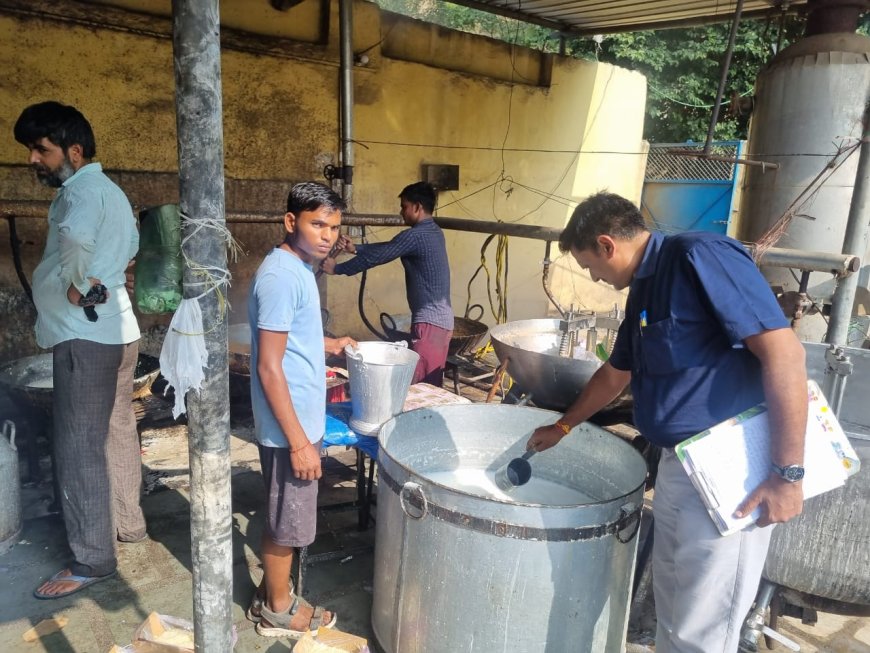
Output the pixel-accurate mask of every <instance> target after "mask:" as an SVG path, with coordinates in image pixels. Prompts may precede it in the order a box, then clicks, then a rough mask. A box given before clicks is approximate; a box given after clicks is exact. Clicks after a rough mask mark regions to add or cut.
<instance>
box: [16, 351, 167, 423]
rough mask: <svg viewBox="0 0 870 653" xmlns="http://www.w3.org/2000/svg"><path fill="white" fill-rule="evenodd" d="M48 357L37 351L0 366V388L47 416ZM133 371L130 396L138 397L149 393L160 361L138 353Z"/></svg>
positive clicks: (51, 386)
mask: <svg viewBox="0 0 870 653" xmlns="http://www.w3.org/2000/svg"><path fill="white" fill-rule="evenodd" d="M52 360H53V359H52V355H51V354H38V355H36V356H26V357H25V358H19V359H17V360H14V361H10V362H8V363H4V364H3V365H0V387H2V388H4V389H6V391H7V392H9V394H10V395H11V396H13V397H16V398H17V399H18V400H20V401H21V402H22V403H24V404H25V405H27V406H31V407H33V408H35V409H37V410H39V412H40V413H42V414H44V415H50V414H51V412H52V393H53V391H54V379H53V376H52V374H53V368H54V364H53V362H52ZM134 374H135V378H134V379H133V399H141V398H143V397H146V396H148V395H149V394H150V393H151V384H152V383H154V381H155V380H156V379H157V376H158V375H159V374H160V361H158V360H157V359H156V358H154V357H153V356H148V355H147V354H139V360H138V361H137V363H136V370H135V372H134Z"/></svg>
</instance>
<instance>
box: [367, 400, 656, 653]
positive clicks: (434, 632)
mask: <svg viewBox="0 0 870 653" xmlns="http://www.w3.org/2000/svg"><path fill="white" fill-rule="evenodd" d="M554 417H555V416H554V414H553V413H551V412H549V411H545V410H540V409H537V408H529V407H521V406H509V405H503V404H502V405H500V404H472V405H460V406H441V407H437V408H431V409H420V410H415V411H411V412H408V413H402V414H400V415H398V416H396V417H395V418H393V419H392V420H390V421H389V422H387V423H386V424H385V425H384V427H383V428H382V429H381V432H380V435H379V438H378V440H379V442H380V446H381V449H380V454H379V463H380V468H379V470H380V471H379V481H378V521H377V533H376V538H377V539H376V548H375V581H374V603H373V608H372V626H373V628H374V632H375V636H376V637H377V640H378V642H379V643H380V645H381V647H382V648H383V649H384V650H385V651H386V653H444V652H445V651H483V652H486V653H489V652H490V651H511V652H512V653H568V652H571V653H582V652H589V653H593V652H594V653H602V652H605V651H622V650H624V645H625V632H626V624H627V615H628V605H629V595H630V587H631V579H632V574H633V568H634V558H635V552H636V548H637V538H636V537H635V536H636V534H637V530H638V526H639V519H640V510H641V507H642V501H643V484H644V478H645V476H646V465H645V464H644V461H643V459H642V458H641V457H640V455H639V454H638V453H637V452H636V451H635V450H634V449H633V448H632V447H631V446H630V445H629V444H628V443H627V442H625V441H623V440H621V439H620V438H618V437H616V436H614V435H611V434H610V433H608V432H606V431H604V430H602V429H600V428H598V427H595V426H593V425H591V424H583V425H581V426H580V427H578V428H576V429H574V431H573V432H572V434H571V435H570V436H569V437H568V438H566V439H565V440H563V441H562V443H561V444H560V445H559V446H558V447H556V448H553V449H550V450H548V451H544V452H541V453H539V454H537V455H536V456H535V457H534V458H533V459H532V463H533V464H532V467H533V479H535V478H537V479H544V480H546V481H550V482H552V483H554V484H555V485H556V486H557V487H560V488H569V489H570V490H577V491H579V492H581V493H583V494H585V495H587V497H589V498H588V499H586V500H585V501H584V502H582V503H577V504H571V505H552V504H548V503H547V502H544V503H515V502H511V501H507V500H499V499H495V498H491V497H488V496H487V495H485V494H484V493H479V492H476V491H472V490H467V489H466V490H463V489H459V488H458V487H456V486H454V485H452V484H449V483H445V482H444V481H443V479H442V480H437V481H436V480H433V479H434V478H440V476H439V473H440V472H444V471H449V470H458V469H472V470H487V472H488V473H493V472H495V470H497V469H499V468H501V467H502V466H503V465H505V464H506V463H507V462H508V461H509V460H511V459H512V458H514V457H515V456H517V455H520V454H521V453H522V451H523V450H524V448H525V443H526V441H527V439H528V437H529V435H530V434H531V432H532V431H533V430H534V429H535V428H536V427H538V426H540V425H542V424H547V423H552V421H553V420H554Z"/></svg>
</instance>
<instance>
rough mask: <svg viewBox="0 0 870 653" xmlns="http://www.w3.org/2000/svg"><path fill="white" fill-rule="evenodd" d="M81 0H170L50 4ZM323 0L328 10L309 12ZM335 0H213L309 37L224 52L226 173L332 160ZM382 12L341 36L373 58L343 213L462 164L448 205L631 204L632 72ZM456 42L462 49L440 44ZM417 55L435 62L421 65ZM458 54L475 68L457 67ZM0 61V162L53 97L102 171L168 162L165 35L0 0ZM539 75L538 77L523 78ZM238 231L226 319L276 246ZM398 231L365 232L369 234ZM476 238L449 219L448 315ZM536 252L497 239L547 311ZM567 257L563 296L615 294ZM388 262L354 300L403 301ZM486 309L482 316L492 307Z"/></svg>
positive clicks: (515, 290) (348, 283)
mask: <svg viewBox="0 0 870 653" xmlns="http://www.w3.org/2000/svg"><path fill="white" fill-rule="evenodd" d="M251 4H254V5H255V10H252V9H251ZM93 5H105V6H106V7H107V8H108V9H111V10H114V11H116V13H117V12H118V11H120V12H121V13H123V12H124V11H126V10H130V9H133V10H136V11H137V12H140V13H150V14H153V17H152V18H153V20H155V21H163V23H164V25H163V27H164V28H165V23H166V22H167V21H166V16H168V7H169V2H168V0H163V1H161V2H150V1H146V0H92V2H90V3H76V2H74V1H73V0H64V1H61V2H57V3H54V4H53V6H58V7H60V9H59V10H58V13H60V14H62V13H63V7H65V6H67V7H78V8H79V9H81V8H82V7H83V6H93ZM324 7H326V10H327V11H328V14H329V15H328V16H323V15H321V11H323V10H324V9H323V8H324ZM337 7H338V3H337V1H335V0H334V1H333V2H332V3H330V4H328V5H327V4H324V3H321V2H320V1H319V0H307V1H306V2H304V3H303V4H302V5H300V6H298V7H295V8H293V9H291V10H289V11H287V12H278V11H275V10H273V9H271V8H270V7H269V5H268V3H267V2H266V1H265V0H262V2H257V3H250V2H248V0H224V1H223V2H222V3H221V11H222V17H223V21H224V24H225V25H226V26H227V27H232V28H233V30H234V31H238V32H245V31H247V32H254V33H255V34H253V35H251V37H250V38H251V41H252V42H254V43H256V41H257V34H262V35H266V36H267V37H269V38H272V39H276V38H277V39H278V40H279V41H280V39H288V40H287V41H286V42H287V43H291V44H292V42H295V41H299V42H301V43H303V44H305V46H304V47H305V48H307V49H304V50H297V51H293V50H292V48H290V50H289V51H291V53H290V54H289V55H288V54H286V53H285V54H283V55H280V56H273V55H272V54H268V53H263V52H258V51H257V48H256V47H252V48H247V47H244V46H242V47H229V48H227V47H225V48H224V50H223V53H222V77H223V91H224V120H225V126H224V138H225V149H226V151H225V160H226V174H227V177H228V178H232V179H235V180H251V181H257V180H260V181H262V180H286V182H287V186H288V188H289V185H290V183H292V182H294V181H299V180H302V179H305V178H313V179H321V178H322V177H321V170H322V168H323V166H324V165H325V164H326V163H329V162H334V161H335V160H336V159H337V156H338V149H339V139H338V67H337V63H338V49H337V43H338V26H337V24H338V21H337ZM383 20H384V21H385V22H388V23H389V25H390V27H391V29H390V31H389V40H388V41H387V42H382V39H383V36H384V34H383V32H384V30H383V26H382V15H381V13H380V11H379V9H378V8H377V6H375V5H373V4H371V3H367V2H357V3H355V30H354V49H355V51H357V52H359V51H362V50H366V54H367V55H368V56H369V57H370V62H369V64H368V65H367V66H365V67H358V68H356V69H355V75H354V82H355V94H356V115H355V121H354V129H355V138H356V139H357V140H358V141H359V142H360V143H361V144H360V145H359V146H357V148H356V150H355V152H356V172H355V178H354V181H355V186H354V195H353V204H352V207H351V208H352V209H353V210H354V211H357V212H365V213H396V212H397V210H398V200H397V198H396V196H397V194H398V192H399V190H400V189H401V188H402V187H403V186H404V185H406V184H408V183H410V182H413V181H416V180H417V179H418V178H419V176H420V166H421V164H424V163H451V164H456V165H459V166H460V189H459V190H458V191H451V192H445V193H442V194H441V196H440V200H439V203H440V205H441V207H442V208H441V210H440V214H441V215H446V216H454V217H471V218H475V219H483V220H503V221H513V222H521V223H525V224H538V225H547V226H552V227H561V226H562V225H564V223H565V222H566V221H567V219H568V217H569V216H570V213H571V209H572V208H573V204H574V203H576V201H578V200H579V199H582V198H583V197H585V196H586V195H589V194H591V193H593V192H595V191H597V190H600V189H603V188H609V189H610V190H614V191H616V192H621V193H623V194H625V195H626V196H628V197H630V198H632V199H634V200H637V199H639V197H640V191H641V183H642V176H643V166H644V160H645V159H644V155H643V152H644V151H645V150H644V146H643V143H642V140H641V133H642V127H643V109H644V104H645V93H646V82H645V79H644V78H643V76H641V75H639V74H637V73H632V72H629V71H626V70H623V69H620V68H616V67H613V66H609V65H603V64H596V63H592V62H583V61H578V60H572V59H561V58H558V57H542V56H540V55H538V54H537V53H529V52H526V51H518V52H513V53H512V51H511V47H510V46H509V45H508V44H504V43H500V42H496V41H492V40H491V39H484V38H480V37H474V36H471V35H465V34H458V33H452V32H451V33H450V34H449V38H446V37H445V32H444V30H443V29H441V28H439V29H432V28H430V27H428V26H424V25H421V24H420V23H419V22H417V21H411V20H408V19H404V18H400V17H396V16H393V15H384V18H383ZM324 25H326V33H325V34H324V33H323V30H324ZM158 27H159V25H158ZM289 39H292V40H293V41H290V40H289ZM312 44H314V45H312ZM382 48H384V50H383V51H382ZM457 48H461V49H460V50H457ZM457 51H461V52H462V53H463V55H462V57H457V56H453V55H455V53H456V52H457ZM293 52H297V54H293ZM451 53H453V55H451ZM388 54H389V56H388ZM511 57H514V61H515V62H519V63H520V64H521V66H520V70H521V71H522V72H523V77H522V79H520V80H518V81H515V82H514V83H510V81H505V80H504V79H502V78H503V77H504V76H505V70H506V62H508V63H509V62H510V61H511ZM551 59H552V61H550V60H551ZM429 60H431V61H433V62H439V63H440V65H442V66H446V67H437V66H435V65H427V64H426V63H421V61H423V62H426V61H429ZM463 60H465V61H467V62H468V66H467V68H468V69H470V70H472V71H473V72H467V71H463V70H461V69H457V68H461V66H462V62H463ZM472 63H473V65H472ZM550 66H551V67H550ZM0 68H2V70H3V71H4V74H3V75H2V76H0V167H2V166H11V165H14V164H21V163H23V162H24V155H25V152H24V150H23V148H22V147H21V146H20V145H18V144H17V143H15V142H14V140H13V138H12V136H11V129H12V125H13V124H14V121H15V119H16V118H17V116H18V113H19V112H20V110H21V109H22V108H23V107H24V106H26V105H27V104H30V103H32V102H37V101H41V100H44V99H49V98H54V99H59V100H62V101H64V102H66V103H70V104H74V105H76V106H77V107H78V108H80V109H81V110H82V111H83V113H84V114H85V115H86V116H87V117H88V118H89V119H90V121H91V122H92V124H93V126H94V129H95V132H96V135H97V147H98V157H97V158H98V160H100V161H101V162H102V163H103V165H104V167H106V168H111V169H119V170H130V171H141V172H172V171H175V170H176V168H177V155H176V149H175V115H174V108H175V107H174V82H173V63H172V44H171V40H170V39H169V38H166V37H156V36H147V35H142V34H137V33H134V32H130V31H122V30H118V29H99V28H94V27H93V26H86V25H78V24H75V23H72V22H66V21H63V20H45V19H42V18H40V17H39V16H38V15H32V16H27V15H22V14H20V13H17V14H12V13H4V12H3V10H2V8H0ZM535 73H538V75H539V76H538V78H537V80H532V79H531V78H532V77H533V76H534V74H535ZM376 141H377V142H376ZM16 193H17V191H16V192H14V193H11V194H10V192H8V191H7V192H6V193H5V195H6V196H5V197H2V198H0V199H18V198H21V197H34V196H40V197H48V194H46V193H44V192H43V191H39V190H34V188H29V187H28V188H26V189H22V190H21V194H16ZM40 193H41V194H40ZM230 200H231V198H229V197H228V204H229V203H230ZM270 204H274V202H270ZM260 208H262V209H264V210H267V211H270V212H274V213H275V214H276V215H278V214H280V213H281V212H282V210H283V208H282V206H280V205H269V206H261V207H260ZM235 231H236V232H237V235H238V234H241V235H242V236H243V239H244V242H243V244H244V245H245V248H246V250H247V251H248V252H249V253H250V256H249V257H248V258H247V259H245V260H242V261H240V262H239V263H238V264H237V265H235V266H234V268H233V271H234V273H235V276H236V279H237V283H236V284H235V285H234V286H233V297H234V298H235V307H236V310H237V312H238V313H240V314H241V315H240V316H239V317H237V318H235V319H236V320H240V319H244V318H243V317H241V316H243V315H244V313H243V312H242V311H243V308H244V307H243V301H241V302H240V301H239V298H243V297H244V294H245V282H246V280H247V279H248V278H250V275H251V274H252V272H253V270H254V269H255V268H256V265H257V264H258V263H259V259H260V257H261V255H262V253H263V251H265V249H267V248H268V246H270V245H271V244H273V243H274V242H275V240H276V236H277V228H276V227H274V226H273V227H244V228H237V229H236V230H235ZM394 233H395V230H391V229H370V230H369V235H370V237H371V239H372V240H384V239H388V238H390V237H391V236H392V235H393V234H394ZM484 238H485V236H483V235H480V234H467V233H461V232H447V241H448V247H449V255H450V259H451V269H452V284H453V297H452V299H453V305H454V310H455V312H456V313H457V314H462V311H463V310H464V307H465V303H466V291H465V285H466V283H467V281H468V279H469V278H470V276H471V274H472V273H473V271H474V270H475V268H476V267H477V266H478V264H479V258H480V253H479V249H480V246H481V244H482V242H483V240H484ZM543 253H544V244H543V243H542V242H540V241H529V240H522V239H517V238H512V239H510V244H509V279H508V290H509V298H510V300H509V318H510V319H520V318H526V317H533V316H541V315H543V314H545V313H546V312H547V310H548V307H547V301H546V298H545V296H544V294H543V292H542V290H541V287H540V285H541V284H540V263H541V260H542V259H543ZM557 255H558V252H557V251H556V250H555V248H554V256H557ZM494 256H495V246H494V243H493V246H492V247H491V248H490V250H489V252H488V263H489V266H490V270H491V272H492V273H495V260H494ZM568 263H569V262H568V261H567V260H566V259H561V260H560V261H559V262H558V263H557V265H556V269H555V270H554V275H553V276H554V286H555V288H556V291H557V293H558V294H559V296H560V299H561V300H562V301H564V302H565V303H566V304H567V303H571V302H574V303H575V304H579V305H582V306H584V307H587V308H606V307H608V306H609V305H610V304H611V303H612V300H613V298H612V297H610V295H609V294H608V293H607V291H606V290H605V291H602V289H601V288H600V287H599V286H596V285H594V284H591V282H589V281H588V277H584V275H582V274H578V273H577V271H576V267H575V268H574V269H572V268H571V267H570V265H569V264H568ZM6 264H7V263H3V264H2V265H4V266H5V265H6ZM401 275H402V271H401V267H400V265H399V264H398V263H393V264H390V265H388V266H384V267H383V268H380V269H377V270H374V271H373V272H372V273H371V274H370V275H369V285H368V289H367V297H368V301H367V304H366V306H367V311H368V313H369V315H370V316H371V317H372V319H376V318H377V315H378V313H379V312H380V311H382V310H383V311H387V312H391V313H401V312H406V311H407V307H406V304H405V299H404V287H403V283H402V281H401ZM584 278H585V279H586V281H585V282H584ZM482 279H483V277H479V278H478V280H477V281H476V282H475V285H474V287H473V292H472V299H471V301H472V303H481V304H484V305H487V306H488V301H487V298H486V293H485V290H484V286H483V285H482V283H481V280H482ZM327 285H328V308H329V310H330V311H331V313H332V315H333V324H332V326H331V328H332V330H333V331H335V332H338V333H346V332H347V333H352V334H354V335H357V336H363V335H365V331H364V329H363V328H362V327H361V323H360V321H359V319H358V316H357V314H356V292H357V290H358V287H359V286H358V278H346V277H338V278H334V279H329V280H328V282H327ZM602 292H603V295H602ZM486 321H489V322H492V319H491V316H488V317H487V319H486Z"/></svg>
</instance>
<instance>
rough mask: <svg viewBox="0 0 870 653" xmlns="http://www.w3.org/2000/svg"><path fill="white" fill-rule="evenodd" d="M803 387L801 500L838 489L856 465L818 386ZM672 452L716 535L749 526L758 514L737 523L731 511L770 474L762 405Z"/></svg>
mask: <svg viewBox="0 0 870 653" xmlns="http://www.w3.org/2000/svg"><path fill="white" fill-rule="evenodd" d="M807 386H808V397H809V402H808V417H807V433H806V440H805V445H804V468H805V470H806V473H805V476H804V480H803V492H804V499H809V498H811V497H814V496H817V495H819V494H822V493H823V492H828V491H829V490H833V489H835V488H838V487H840V486H842V485H843V484H844V483H845V482H846V479H847V478H848V477H849V476H851V475H853V474H855V473H857V472H858V470H859V469H860V467H861V463H860V461H859V459H858V456H857V455H856V454H855V450H854V449H853V448H852V445H851V444H850V443H849V440H848V439H847V438H846V434H845V433H844V432H843V429H842V428H841V427H840V424H839V422H837V418H836V416H835V415H834V412H833V411H832V410H831V407H830V406H829V405H828V402H827V400H826V399H825V397H824V395H823V394H822V392H821V390H820V389H819V386H818V384H816V383H815V381H809V382H808V384H807ZM675 452H676V454H677V457H678V458H679V460H680V462H681V463H682V464H683V467H684V469H685V470H686V473H687V474H688V475H689V477H690V478H691V479H692V483H693V484H694V485H695V488H696V489H697V490H698V494H699V495H700V496H701V499H702V500H703V501H704V504H705V505H706V507H707V511H708V512H709V513H710V517H711V518H712V519H713V521H714V522H715V523H716V527H717V528H718V529H719V532H720V533H721V534H722V535H730V534H731V533H734V532H736V531H739V530H741V529H742V528H745V527H746V526H748V525H749V524H752V523H754V522H755V520H756V519H757V518H758V516H759V511H758V510H756V512H754V513H753V514H752V515H748V516H746V517H743V518H740V519H738V518H736V517H734V511H735V510H736V509H737V506H739V505H740V504H741V503H742V502H743V500H744V499H745V498H746V497H747V496H749V494H750V493H751V492H752V491H753V490H754V489H755V488H756V487H758V486H759V485H760V484H761V483H762V482H763V481H764V480H765V479H766V478H767V477H768V476H769V475H770V470H771V463H772V460H771V455H770V424H769V422H768V412H767V407H766V406H765V405H764V404H760V405H758V406H754V407H753V408H750V409H749V410H746V411H744V412H742V413H740V414H739V415H736V416H735V417H732V418H731V419H728V420H726V421H724V422H722V423H721V424H717V425H716V426H714V427H712V428H710V429H708V430H707V431H704V432H703V433H699V434H698V435H696V436H694V437H691V438H689V439H688V440H686V441H684V442H681V443H680V444H678V445H677V446H676V448H675Z"/></svg>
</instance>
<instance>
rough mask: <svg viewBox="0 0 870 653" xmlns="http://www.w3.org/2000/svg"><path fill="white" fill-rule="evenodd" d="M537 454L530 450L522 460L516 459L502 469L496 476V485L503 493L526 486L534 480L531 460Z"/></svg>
mask: <svg viewBox="0 0 870 653" xmlns="http://www.w3.org/2000/svg"><path fill="white" fill-rule="evenodd" d="M536 453H537V451H536V450H535V449H529V450H528V451H526V453H524V454H523V455H522V457H521V458H514V459H513V460H511V461H510V462H509V463H508V464H507V465H505V466H504V467H502V468H501V469H500V470H499V471H498V472H497V473H496V475H495V484H496V485H497V486H498V489H499V490H501V491H502V492H510V491H511V490H512V489H514V488H515V487H519V486H520V485H525V484H526V483H528V482H529V479H530V478H532V466H531V465H530V464H529V458H531V457H532V456H534V455H535V454H536Z"/></svg>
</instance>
